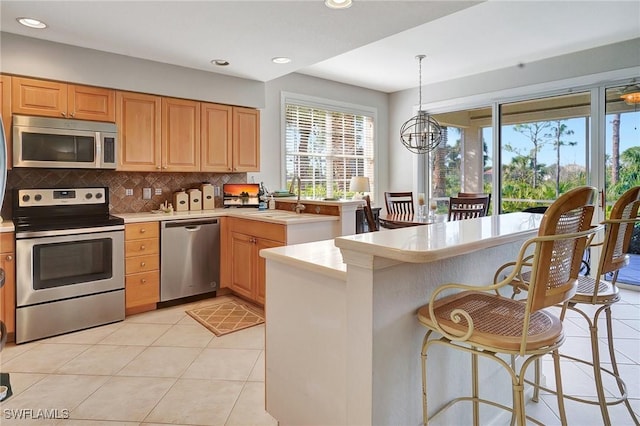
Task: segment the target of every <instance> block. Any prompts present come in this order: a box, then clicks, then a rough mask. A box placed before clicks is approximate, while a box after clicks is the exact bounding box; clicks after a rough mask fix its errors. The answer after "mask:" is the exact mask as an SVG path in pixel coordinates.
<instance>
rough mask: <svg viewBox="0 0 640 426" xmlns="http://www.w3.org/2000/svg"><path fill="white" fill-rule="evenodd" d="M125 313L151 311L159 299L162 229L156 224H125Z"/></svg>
mask: <svg viewBox="0 0 640 426" xmlns="http://www.w3.org/2000/svg"><path fill="white" fill-rule="evenodd" d="M124 240H125V243H124V244H125V249H124V256H125V268H124V270H125V308H126V309H125V312H126V314H127V315H130V314H135V313H140V312H146V311H151V310H154V309H155V308H156V303H158V301H159V300H160V229H159V224H158V223H157V222H143V223H132V224H127V225H125V231H124Z"/></svg>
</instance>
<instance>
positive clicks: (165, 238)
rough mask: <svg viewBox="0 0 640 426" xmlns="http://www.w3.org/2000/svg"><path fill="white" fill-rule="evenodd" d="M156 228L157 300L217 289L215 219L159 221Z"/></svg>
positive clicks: (218, 234) (217, 224)
mask: <svg viewBox="0 0 640 426" xmlns="http://www.w3.org/2000/svg"><path fill="white" fill-rule="evenodd" d="M160 229H161V231H162V232H161V235H160V255H161V261H162V263H161V265H160V301H161V302H165V301H168V300H173V299H178V298H181V297H187V296H194V295H197V294H203V293H208V292H212V291H215V290H218V283H219V282H220V223H219V221H218V219H211V218H207V219H184V220H170V221H163V222H162V224H161V226H160Z"/></svg>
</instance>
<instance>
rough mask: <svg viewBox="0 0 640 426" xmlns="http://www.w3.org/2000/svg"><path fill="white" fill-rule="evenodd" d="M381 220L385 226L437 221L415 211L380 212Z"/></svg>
mask: <svg viewBox="0 0 640 426" xmlns="http://www.w3.org/2000/svg"><path fill="white" fill-rule="evenodd" d="M379 220H380V226H382V227H383V228H405V227H408V226H419V225H428V224H430V223H433V222H435V220H434V219H433V218H430V217H428V216H419V215H417V214H415V213H380V216H379Z"/></svg>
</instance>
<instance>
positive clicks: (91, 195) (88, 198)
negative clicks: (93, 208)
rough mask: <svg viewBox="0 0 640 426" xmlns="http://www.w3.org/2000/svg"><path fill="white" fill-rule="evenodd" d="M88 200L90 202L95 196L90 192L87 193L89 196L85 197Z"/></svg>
mask: <svg viewBox="0 0 640 426" xmlns="http://www.w3.org/2000/svg"><path fill="white" fill-rule="evenodd" d="M84 197H85V198H86V199H87V200H90V199H91V198H93V194H92V193H90V192H87V195H85V196H84Z"/></svg>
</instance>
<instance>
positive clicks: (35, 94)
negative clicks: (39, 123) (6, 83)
mask: <svg viewBox="0 0 640 426" xmlns="http://www.w3.org/2000/svg"><path fill="white" fill-rule="evenodd" d="M11 109H12V111H13V113H14V114H28V115H42V116H47V117H66V116H67V85H66V84H65V83H57V82H55V81H43V80H35V79H31V78H22V77H12V78H11Z"/></svg>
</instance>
